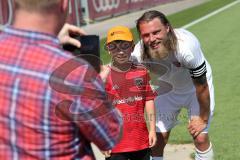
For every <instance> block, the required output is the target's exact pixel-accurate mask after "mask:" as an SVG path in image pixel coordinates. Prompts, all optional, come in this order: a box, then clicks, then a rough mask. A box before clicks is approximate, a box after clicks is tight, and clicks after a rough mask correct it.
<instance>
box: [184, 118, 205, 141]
mask: <svg viewBox="0 0 240 160" xmlns="http://www.w3.org/2000/svg"><path fill="white" fill-rule="evenodd" d="M206 127H207V123H206V122H205V121H204V120H203V119H202V118H200V117H199V116H192V117H191V120H190V122H189V124H188V131H189V133H190V134H191V135H192V137H193V138H196V137H197V136H198V135H199V134H200V133H201V132H202V131H203V130H204V129H205V128H206Z"/></svg>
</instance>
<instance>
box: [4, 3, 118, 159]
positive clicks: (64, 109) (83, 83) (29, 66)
mask: <svg viewBox="0 0 240 160" xmlns="http://www.w3.org/2000/svg"><path fill="white" fill-rule="evenodd" d="M15 7H16V11H15V18H14V19H15V20H14V22H13V26H8V27H6V28H5V29H4V30H3V32H2V33H1V34H0V75H1V78H0V159H3V158H4V159H5V160H35V159H42V160H70V159H79V160H93V159H94V156H93V153H92V149H91V146H90V142H93V143H95V144H96V145H97V146H98V147H99V148H100V149H101V150H109V149H111V148H112V147H113V146H114V145H115V144H116V143H117V141H118V139H119V135H120V130H121V126H122V120H121V117H120V115H119V113H118V112H117V111H116V110H115V109H114V108H112V106H111V105H110V103H108V101H107V100H106V94H105V92H104V87H103V84H102V81H101V79H100V78H99V76H98V75H97V73H96V72H95V71H94V69H93V68H92V67H91V66H89V64H88V63H87V62H86V61H84V60H81V59H77V60H76V59H74V58H73V57H72V56H71V54H70V53H67V52H64V51H63V50H62V49H61V47H60V44H59V40H58V39H57V37H56V36H57V33H58V32H59V30H60V29H61V27H62V26H63V24H64V23H65V19H66V16H67V14H66V13H67V11H68V0H15ZM106 122H107V123H106Z"/></svg>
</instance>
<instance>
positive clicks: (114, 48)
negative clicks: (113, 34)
mask: <svg viewBox="0 0 240 160" xmlns="http://www.w3.org/2000/svg"><path fill="white" fill-rule="evenodd" d="M106 48H107V50H108V52H109V53H110V55H111V56H112V60H113V61H114V62H115V63H119V64H124V63H128V62H129V58H130V56H131V53H132V51H133V48H134V44H133V42H129V41H121V40H118V41H113V42H110V43H108V44H107V45H106Z"/></svg>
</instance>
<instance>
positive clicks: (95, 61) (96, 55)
mask: <svg viewBox="0 0 240 160" xmlns="http://www.w3.org/2000/svg"><path fill="white" fill-rule="evenodd" d="M72 37H73V38H75V39H77V40H79V41H80V43H81V47H80V48H78V47H76V46H73V45H71V44H65V45H63V49H64V50H67V51H69V52H71V53H72V54H73V55H74V56H77V57H80V58H83V59H85V60H86V61H88V62H89V63H90V64H91V65H92V66H93V67H94V69H95V70H96V71H97V72H98V73H99V72H100V64H101V60H100V40H99V36H97V35H82V36H79V35H77V36H72Z"/></svg>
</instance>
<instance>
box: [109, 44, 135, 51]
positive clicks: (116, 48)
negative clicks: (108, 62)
mask: <svg viewBox="0 0 240 160" xmlns="http://www.w3.org/2000/svg"><path fill="white" fill-rule="evenodd" d="M132 46H133V42H128V41H114V42H110V43H108V44H106V45H105V49H106V50H108V51H110V52H117V51H119V50H120V51H127V50H128V49H130V48H131V47H132Z"/></svg>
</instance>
